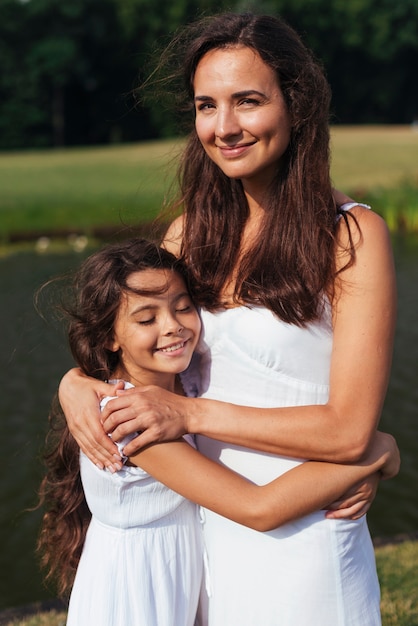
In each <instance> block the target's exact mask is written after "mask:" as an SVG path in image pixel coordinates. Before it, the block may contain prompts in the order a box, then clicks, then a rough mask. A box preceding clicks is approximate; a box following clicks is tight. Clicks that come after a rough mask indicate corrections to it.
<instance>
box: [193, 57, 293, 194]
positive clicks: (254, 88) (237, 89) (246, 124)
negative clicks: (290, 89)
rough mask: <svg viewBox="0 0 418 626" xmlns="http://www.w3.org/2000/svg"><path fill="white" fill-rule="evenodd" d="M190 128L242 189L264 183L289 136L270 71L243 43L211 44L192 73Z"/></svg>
mask: <svg viewBox="0 0 418 626" xmlns="http://www.w3.org/2000/svg"><path fill="white" fill-rule="evenodd" d="M194 101H195V109H196V122H195V123H196V132H197V135H198V137H199V139H200V142H201V143H202V146H203V148H204V149H205V151H206V153H207V155H208V156H209V157H210V158H211V159H212V161H214V163H216V165H218V166H219V167H220V169H221V170H222V171H223V172H224V174H226V176H229V177H230V178H237V179H241V180H242V182H243V185H244V188H246V187H248V186H250V185H256V186H257V187H259V188H260V187H265V186H267V185H269V184H270V182H271V181H272V179H273V178H274V176H275V174H276V173H277V170H278V167H279V164H280V160H281V158H282V156H283V154H284V152H285V151H286V149H287V147H288V145H289V141H290V132H291V124H290V116H289V112H288V109H287V106H286V103H285V101H284V97H283V93H282V91H281V89H280V85H279V83H278V79H277V76H276V73H275V72H274V71H273V70H272V69H271V68H270V67H269V66H268V65H267V64H266V63H264V61H263V60H262V59H261V57H260V56H259V54H258V53H257V52H256V51H254V50H252V49H251V48H248V47H244V46H242V47H230V48H216V49H214V50H210V51H209V52H207V53H206V54H205V55H204V56H203V57H202V59H201V60H200V62H199V64H198V66H197V68H196V73H195V77H194Z"/></svg>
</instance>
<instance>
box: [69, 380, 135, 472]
mask: <svg viewBox="0 0 418 626" xmlns="http://www.w3.org/2000/svg"><path fill="white" fill-rule="evenodd" d="M121 387H123V383H122V382H121V383H118V384H116V385H108V384H107V383H104V382H102V381H100V380H97V379H95V378H89V377H88V376H85V375H84V374H83V373H82V371H81V370H80V369H77V368H74V369H72V370H70V371H69V372H67V374H65V376H64V377H63V378H62V380H61V383H60V385H59V389H58V396H59V400H60V403H61V407H62V410H63V411H64V414H65V418H66V420H67V424H68V428H69V429H70V432H71V434H72V435H73V437H74V439H75V440H76V441H77V443H78V445H79V446H80V448H81V450H82V451H83V452H84V453H85V454H86V455H87V456H88V458H89V459H90V460H91V461H92V462H93V463H95V464H96V465H97V467H99V468H100V469H103V468H104V467H107V468H108V469H110V470H111V471H115V470H118V469H121V467H122V463H121V458H120V454H119V453H118V450H117V448H116V446H115V444H114V443H112V441H111V439H110V438H109V437H108V436H107V435H106V433H105V431H104V429H103V425H102V422H101V414H100V399H101V398H104V397H105V396H114V395H116V390H117V389H120V388H121Z"/></svg>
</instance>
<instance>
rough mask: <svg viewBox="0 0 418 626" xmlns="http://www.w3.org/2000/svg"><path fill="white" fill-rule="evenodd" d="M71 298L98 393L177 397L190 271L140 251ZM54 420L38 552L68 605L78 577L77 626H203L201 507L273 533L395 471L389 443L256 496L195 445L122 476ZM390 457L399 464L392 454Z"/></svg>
mask: <svg viewBox="0 0 418 626" xmlns="http://www.w3.org/2000/svg"><path fill="white" fill-rule="evenodd" d="M74 286H75V296H74V303H75V304H74V305H73V306H72V307H71V310H70V311H69V314H70V322H69V342H70V346H71V350H72V353H73V356H74V358H75V360H76V362H77V363H78V365H79V367H80V368H81V369H82V370H83V371H84V372H85V373H86V374H88V375H90V376H94V377H96V378H98V379H101V380H111V379H119V380H123V381H124V383H125V386H129V387H131V386H135V387H136V388H138V389H141V388H144V389H145V388H146V386H147V385H158V386H160V387H161V388H163V389H165V390H168V391H177V392H179V393H181V389H180V388H179V381H178V379H177V377H176V374H178V373H180V372H183V371H184V370H185V369H186V368H187V366H188V365H189V362H190V359H191V357H192V354H193V351H194V348H195V347H196V344H197V342H198V340H199V334H200V328H201V323H200V318H199V315H198V313H197V311H196V309H195V307H194V305H193V302H192V300H191V297H190V295H189V293H188V290H187V287H186V278H185V272H184V269H183V266H182V264H181V263H180V262H179V261H178V260H177V259H176V258H175V257H174V256H173V255H171V254H170V253H169V252H167V251H166V250H163V249H160V248H159V247H158V246H156V245H154V244H153V243H150V242H147V241H145V240H142V239H133V240H130V241H126V242H124V243H121V244H116V245H112V246H108V247H105V248H104V249H102V250H101V251H99V252H97V253H96V254H93V255H92V256H91V257H89V258H88V259H87V260H86V261H85V262H84V264H83V265H82V266H81V269H80V270H79V272H78V274H77V276H76V279H75V283H74ZM106 400H107V399H104V400H103V401H102V405H103V404H105V403H106ZM74 402H75V404H76V403H77V399H76V398H74ZM50 420H51V431H50V433H49V439H51V437H52V439H54V437H55V441H52V442H51V441H50V443H52V447H51V448H50V452H49V455H48V457H47V466H48V472H47V475H46V477H45V478H44V480H43V482H42V486H41V501H42V502H43V503H44V504H45V505H46V508H47V512H46V513H45V516H44V519H43V526H42V530H41V535H40V540H39V548H40V550H41V551H42V552H43V564H44V565H45V566H47V568H48V569H49V576H56V577H57V579H58V583H59V590H60V591H61V592H65V591H66V590H67V589H68V588H69V587H70V585H71V584H72V579H73V575H74V570H75V568H77V572H76V576H75V581H74V585H73V588H72V592H71V597H70V603H69V612H68V622H67V625H68V626H91V625H92V624H94V626H115V625H119V624H121V625H122V624H123V625H124V626H129V625H132V626H141V625H143V626H192V625H193V624H195V623H197V622H195V619H196V612H197V605H198V598H199V592H200V588H201V582H202V578H203V562H204V558H203V554H204V549H203V545H202V537H201V529H200V524H199V519H198V510H197V507H196V506H195V505H194V504H193V503H192V502H196V503H198V504H200V505H203V506H204V507H206V508H208V509H210V510H213V511H216V512H217V513H219V514H221V515H223V516H226V517H228V518H230V519H231V520H234V521H236V522H239V523H240V524H244V525H246V526H248V527H251V528H253V529H256V530H259V531H267V530H270V529H273V528H275V527H277V526H279V525H281V524H283V523H286V522H288V521H290V520H291V519H293V518H296V517H300V516H302V515H306V514H307V513H309V512H312V511H314V510H317V509H321V508H324V507H326V506H327V504H328V503H329V502H331V501H333V500H335V499H336V498H337V497H338V496H340V495H341V494H342V493H343V492H344V491H346V490H347V489H348V488H349V487H350V486H351V485H353V484H354V483H356V482H357V481H359V480H361V479H363V478H364V477H366V476H368V475H369V474H371V473H373V472H376V471H378V470H379V469H380V470H384V473H385V475H390V474H393V473H394V472H396V471H397V466H398V456H397V451H396V446H395V444H394V443H393V440H392V439H391V438H390V436H386V435H383V434H381V435H379V436H378V437H377V438H376V441H375V444H374V445H373V447H372V449H371V450H370V453H369V455H368V458H367V461H365V462H364V463H362V464H357V465H355V464H353V465H347V466H341V465H338V466H337V465H333V464H328V463H317V462H307V463H304V464H302V465H300V466H298V467H297V468H295V469H293V470H291V471H289V472H287V473H285V474H284V475H282V476H281V477H280V478H278V479H276V480H274V481H273V482H271V483H270V484H266V485H264V486H257V485H255V484H254V483H251V482H249V481H247V480H246V479H244V478H242V477H241V476H239V475H238V474H235V473H234V472H232V471H231V470H229V469H226V468H225V467H223V466H222V465H219V464H217V463H215V462H214V461H213V460H209V459H208V458H206V457H204V456H203V455H201V454H200V453H199V452H197V451H196V449H195V448H194V447H193V443H192V441H191V440H190V439H187V436H186V437H184V438H182V439H179V440H177V441H172V442H168V443H163V444H157V445H151V446H148V447H147V448H145V449H143V450H141V451H140V452H139V453H137V454H135V455H134V456H132V457H130V458H129V459H127V460H126V462H125V464H124V466H123V468H122V469H121V470H120V471H119V472H115V473H112V472H110V471H103V470H101V469H99V468H98V467H97V466H96V465H94V464H93V463H92V462H91V461H90V460H89V459H88V458H87V457H86V456H85V455H84V454H83V453H81V454H80V452H79V449H78V447H77V444H76V443H75V440H74V439H73V438H72V436H71V435H70V433H69V431H68V428H67V426H66V422H65V419H64V417H63V415H62V413H61V412H60V411H56V410H55V411H54V410H53V412H52V415H51V417H50ZM388 446H389V448H391V449H392V450H393V454H388V453H387V452H382V450H383V449H384V448H387V447H388ZM116 451H117V449H116V447H115V453H116ZM117 456H119V455H117ZM308 466H309V469H308V470H307V468H308ZM80 477H81V479H80ZM83 490H84V491H83ZM323 515H325V513H323ZM87 527H88V528H87ZM80 554H81V558H80ZM78 561H79V563H78ZM77 565H78V566H77ZM206 587H207V589H208V591H209V592H210V589H209V588H210V581H209V580H206Z"/></svg>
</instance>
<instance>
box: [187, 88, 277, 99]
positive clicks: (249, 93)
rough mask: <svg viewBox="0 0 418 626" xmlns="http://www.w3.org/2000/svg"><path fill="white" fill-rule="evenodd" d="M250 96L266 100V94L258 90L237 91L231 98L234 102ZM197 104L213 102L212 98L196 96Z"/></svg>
mask: <svg viewBox="0 0 418 626" xmlns="http://www.w3.org/2000/svg"><path fill="white" fill-rule="evenodd" d="M248 96H260V97H261V98H265V97H266V96H265V94H264V93H262V92H261V91H258V90H257V89H245V90H243V91H236V92H235V93H233V94H231V98H232V99H233V100H239V98H248ZM194 99H195V102H208V101H209V100H213V98H212V97H211V96H204V95H201V96H195V98H194Z"/></svg>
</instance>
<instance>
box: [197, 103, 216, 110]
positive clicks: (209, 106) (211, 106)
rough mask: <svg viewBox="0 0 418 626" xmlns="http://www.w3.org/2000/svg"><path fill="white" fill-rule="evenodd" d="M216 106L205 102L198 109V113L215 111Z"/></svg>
mask: <svg viewBox="0 0 418 626" xmlns="http://www.w3.org/2000/svg"><path fill="white" fill-rule="evenodd" d="M214 108H215V107H214V105H213V104H212V102H203V103H202V104H199V106H198V107H197V110H198V111H209V110H211V109H214Z"/></svg>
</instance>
